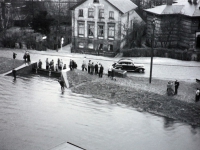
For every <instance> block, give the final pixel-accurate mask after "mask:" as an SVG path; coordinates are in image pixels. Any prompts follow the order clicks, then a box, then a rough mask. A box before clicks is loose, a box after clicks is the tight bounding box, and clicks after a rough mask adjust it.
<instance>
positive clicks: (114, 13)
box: [72, 0, 142, 55]
mask: <svg viewBox="0 0 200 150" xmlns="http://www.w3.org/2000/svg"><path fill="white" fill-rule="evenodd" d="M136 8H137V6H136V5H135V4H134V3H133V2H131V1H130V0H124V1H118V0H85V1H83V2H81V3H79V4H78V5H76V6H75V7H73V8H72V51H73V52H78V53H80V52H84V53H90V54H99V55H102V54H105V53H110V54H115V53H117V52H119V51H120V49H121V48H122V47H124V45H125V44H126V40H125V36H126V34H128V33H127V29H128V28H130V27H131V24H132V23H133V21H134V20H138V21H142V19H141V18H140V17H139V15H138V14H137V13H136V12H135V9H136Z"/></svg>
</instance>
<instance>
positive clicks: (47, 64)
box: [46, 58, 49, 70]
mask: <svg viewBox="0 0 200 150" xmlns="http://www.w3.org/2000/svg"><path fill="white" fill-rule="evenodd" d="M46 70H49V60H48V58H47V59H46Z"/></svg>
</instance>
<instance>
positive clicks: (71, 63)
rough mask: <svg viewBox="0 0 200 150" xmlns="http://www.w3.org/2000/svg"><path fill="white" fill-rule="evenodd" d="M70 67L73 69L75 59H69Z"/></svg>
mask: <svg viewBox="0 0 200 150" xmlns="http://www.w3.org/2000/svg"><path fill="white" fill-rule="evenodd" d="M69 68H70V70H71V71H72V70H73V61H72V60H71V59H70V61H69Z"/></svg>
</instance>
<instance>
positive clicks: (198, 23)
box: [145, 0, 200, 50]
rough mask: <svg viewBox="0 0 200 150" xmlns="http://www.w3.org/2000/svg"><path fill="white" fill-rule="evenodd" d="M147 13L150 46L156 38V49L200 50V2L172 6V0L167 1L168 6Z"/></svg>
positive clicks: (158, 7) (148, 10)
mask: <svg viewBox="0 0 200 150" xmlns="http://www.w3.org/2000/svg"><path fill="white" fill-rule="evenodd" d="M145 11H146V13H147V37H146V39H147V43H148V44H150V45H151V41H152V38H154V39H153V41H154V46H156V47H178V48H183V49H185V48H186V49H191V50H192V49H193V50H200V1H197V0H193V1H192V0H191V1H190V0H189V1H177V3H175V4H172V0H167V5H162V6H157V7H155V8H151V9H146V10H145ZM153 20H155V22H154V25H153ZM153 31H154V32H153ZM152 34H154V35H152Z"/></svg>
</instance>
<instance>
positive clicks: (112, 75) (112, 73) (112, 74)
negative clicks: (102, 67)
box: [111, 68, 116, 81]
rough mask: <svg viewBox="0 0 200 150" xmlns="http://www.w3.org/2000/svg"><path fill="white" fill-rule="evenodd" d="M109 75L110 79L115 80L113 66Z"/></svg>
mask: <svg viewBox="0 0 200 150" xmlns="http://www.w3.org/2000/svg"><path fill="white" fill-rule="evenodd" d="M111 77H112V80H115V81H116V78H115V70H114V68H112V71H111Z"/></svg>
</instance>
